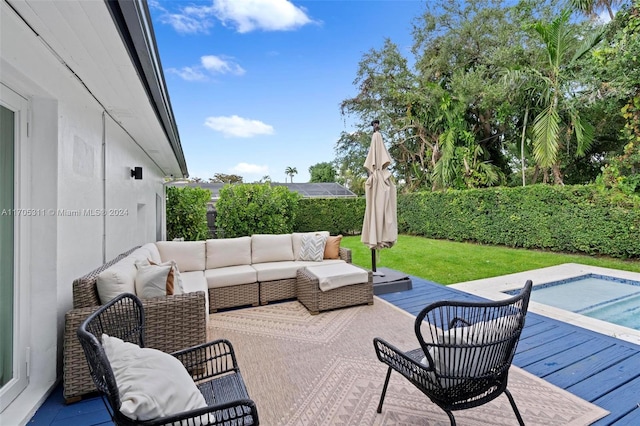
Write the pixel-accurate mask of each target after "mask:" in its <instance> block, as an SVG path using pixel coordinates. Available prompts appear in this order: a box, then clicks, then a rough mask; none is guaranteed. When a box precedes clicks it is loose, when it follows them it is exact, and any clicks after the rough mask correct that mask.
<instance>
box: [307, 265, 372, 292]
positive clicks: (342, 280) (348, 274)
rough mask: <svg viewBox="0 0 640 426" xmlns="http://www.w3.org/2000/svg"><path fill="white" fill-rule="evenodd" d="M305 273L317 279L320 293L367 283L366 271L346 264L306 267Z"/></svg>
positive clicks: (367, 275)
mask: <svg viewBox="0 0 640 426" xmlns="http://www.w3.org/2000/svg"><path fill="white" fill-rule="evenodd" d="M307 271H308V272H310V273H311V275H315V276H316V277H317V278H318V286H319V287H320V290H321V291H329V290H333V289H336V288H339V287H344V286H347V285H353V284H361V283H366V282H368V281H369V273H368V272H367V271H365V270H364V269H362V268H358V267H357V266H354V265H351V264H349V263H346V262H344V263H332V264H329V265H322V266H308V267H307Z"/></svg>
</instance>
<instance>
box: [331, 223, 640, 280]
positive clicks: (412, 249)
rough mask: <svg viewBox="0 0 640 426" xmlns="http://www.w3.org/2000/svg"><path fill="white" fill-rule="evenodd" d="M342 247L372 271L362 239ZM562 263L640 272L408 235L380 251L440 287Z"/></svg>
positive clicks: (621, 263) (585, 259) (634, 265)
mask: <svg viewBox="0 0 640 426" xmlns="http://www.w3.org/2000/svg"><path fill="white" fill-rule="evenodd" d="M342 246H343V247H347V248H350V249H351V250H352V255H353V263H354V264H356V265H359V266H362V267H364V268H368V269H370V268H371V251H370V250H369V249H368V248H367V247H365V246H364V244H362V243H361V242H360V236H354V237H344V238H343V239H342ZM562 263H581V264H584V265H591V266H600V267H604V268H613V269H622V270H626V271H633V272H640V261H638V260H619V259H612V258H605V257H594V256H586V255H577V254H565V253H552V252H545V251H538V250H525V249H514V248H507V247H502V246H486V245H479V244H472V243H457V242H452V241H445V240H431V239H428V238H422V237H414V236H408V235H400V236H399V237H398V242H397V243H396V245H395V246H393V247H392V248H390V249H384V250H380V251H379V257H378V261H377V266H378V267H386V268H391V269H395V270H398V271H402V272H404V273H406V274H408V275H414V276H417V277H420V278H424V279H427V280H430V281H434V282H437V283H440V284H455V283H459V282H464V281H471V280H478V279H481V278H489V277H496V276H499V275H506V274H513V273H516V272H522V271H528V270H531V269H538V268H544V267H546V266H554V265H560V264H562Z"/></svg>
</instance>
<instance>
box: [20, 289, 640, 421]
mask: <svg viewBox="0 0 640 426" xmlns="http://www.w3.org/2000/svg"><path fill="white" fill-rule="evenodd" d="M411 278H412V281H413V289H411V290H408V291H404V292H397V293H390V294H386V295H383V296H381V297H380V298H377V297H376V298H375V299H374V304H373V305H372V306H366V305H364V306H359V307H352V308H346V309H339V310H335V311H329V312H325V313H321V314H319V315H315V316H312V315H310V314H309V313H308V312H307V311H306V309H304V307H301V305H300V304H299V303H298V302H295V301H293V302H283V303H275V304H270V305H267V306H262V307H257V308H242V309H232V310H227V311H224V312H221V313H217V314H215V315H214V318H216V319H215V320H213V321H215V322H214V323H210V324H209V328H208V337H209V338H210V339H213V338H218V337H228V338H229V339H230V340H231V341H232V342H233V344H234V346H235V347H236V351H237V355H238V363H239V365H240V368H241V369H242V371H243V377H244V378H245V381H246V382H247V388H248V391H249V394H250V395H251V397H252V399H253V400H254V401H255V402H256V406H257V409H258V412H259V414H260V421H261V424H269V425H270V424H289V425H295V424H317V425H325V424H326V425H332V424H388V425H391V424H396V423H397V422H402V420H403V419H404V420H405V421H409V420H411V421H414V422H415V423H410V424H425V423H424V421H425V420H426V419H429V420H432V419H433V420H434V421H436V420H437V421H438V423H437V424H447V423H448V420H447V418H446V415H445V414H444V412H442V411H441V410H439V409H438V407H437V406H435V405H434V404H432V403H431V402H429V401H428V399H427V398H426V397H425V396H424V395H422V394H420V393H419V392H418V394H416V393H415V392H413V393H411V392H410V391H408V390H407V389H409V388H408V387H402V384H403V382H402V381H401V379H398V378H395V379H393V377H392V381H391V386H390V390H389V392H388V394H387V398H386V400H385V406H384V408H383V411H382V414H376V412H375V411H376V405H377V403H378V398H379V395H380V391H381V389H382V385H383V381H384V366H382V364H380V363H378V362H376V361H375V355H374V350H373V347H372V346H370V343H369V344H368V345H365V346H364V347H363V352H366V353H368V355H370V358H371V360H372V361H371V365H369V364H366V366H367V368H364V366H363V364H362V363H361V364H359V365H352V364H350V363H348V362H346V363H336V362H334V363H333V364H331V365H330V366H329V365H325V364H322V365H318V366H315V365H313V364H314V363H309V361H308V360H306V358H305V356H308V354H309V350H310V347H311V346H313V345H319V346H322V347H325V348H326V349H327V350H330V351H331V353H332V354H334V355H337V356H338V355H346V356H347V357H348V358H350V357H356V355H358V354H357V353H356V352H357V351H356V350H354V349H353V348H354V346H356V345H357V343H355V342H356V341H357V340H358V339H359V337H357V336H362V335H365V336H367V334H368V333H372V334H374V335H382V336H384V335H385V331H384V330H383V328H384V326H383V325H381V324H374V323H373V322H374V321H373V320H372V318H373V317H372V315H374V316H376V315H377V316H379V315H380V312H384V316H385V317H386V318H387V320H388V321H386V322H391V323H396V324H399V323H402V324H405V322H406V327H405V326H402V328H403V329H404V328H406V329H407V330H406V331H407V333H406V334H405V335H402V336H400V335H398V333H397V330H396V331H394V333H395V335H394V336H387V337H388V338H389V339H390V340H394V341H396V342H398V340H400V342H401V343H402V342H404V344H405V346H407V347H412V346H415V344H416V342H415V335H413V333H412V331H413V330H412V322H411V320H410V318H411V317H410V316H409V315H407V314H410V315H416V314H417V313H418V312H419V311H420V310H421V309H422V308H423V307H424V306H425V305H427V304H429V303H431V302H434V301H439V300H447V299H452V300H461V301H477V300H482V298H481V297H479V296H477V295H473V294H470V293H467V292H463V291H460V290H457V289H454V288H452V286H447V287H445V286H441V285H439V284H436V283H432V282H429V281H426V280H423V279H420V278H417V277H411ZM521 284H524V283H521ZM387 302H389V303H390V304H392V305H394V306H395V307H397V308H400V309H399V310H398V309H393V308H392V307H391V306H390V305H389V303H387ZM380 310H382V311H380ZM273 313H276V315H277V316H278V318H279V320H278V321H275V322H273V323H269V326H268V329H269V330H268V332H265V330H264V328H262V327H264V325H261V324H262V323H264V322H265V321H266V318H267V316H268V315H269V314H273ZM359 316H362V318H360V319H358V317H359ZM285 318H289V319H290V320H292V321H293V324H295V327H292V326H291V324H289V325H286V324H285V323H284V321H285ZM313 318H316V319H318V321H321V322H318V323H313V324H311V323H310V321H312V319H313ZM352 321H353V323H352V325H353V327H350V328H353V329H356V328H357V329H358V330H357V331H358V332H357V333H356V332H349V331H346V332H342V333H343V334H346V335H347V337H348V340H349V342H348V343H349V345H348V346H347V347H345V346H342V345H341V344H340V340H339V339H338V338H337V337H336V335H337V334H340V333H339V332H338V331H337V330H336V327H338V326H339V324H342V326H344V324H347V323H350V322H352ZM358 321H362V322H358ZM274 324H276V325H275V326H274ZM278 324H279V325H278ZM336 324H338V325H336ZM311 327H313V330H314V331H316V333H314V336H315V337H314V339H316V341H315V342H302V341H301V340H302V339H301V336H300V335H298V336H293V335H291V334H290V333H291V332H292V331H291V330H292V329H293V328H298V332H300V330H304V333H303V334H309V333H308V331H309V328H311ZM372 327H373V328H375V329H374V330H371V329H370V328H372ZM243 336H245V337H244V339H243ZM247 337H248V338H249V341H250V344H246V343H242V341H243V340H246V339H247ZM360 338H361V339H364V340H367V341H368V337H360ZM269 342H276V345H277V346H278V347H280V348H281V349H282V351H284V352H287V350H290V351H292V352H293V351H298V355H297V356H293V358H288V361H287V363H289V364H290V365H288V366H284V365H282V364H281V363H279V361H278V360H277V359H275V358H278V357H279V355H276V353H272V354H271V355H268V356H267V357H266V358H265V353H264V352H263V350H264V349H265V348H267V347H268V345H269V344H270V343H269ZM327 342H330V343H331V344H328V343H327ZM300 345H302V346H300ZM243 348H244V349H243ZM250 348H253V349H250ZM343 352H344V353H343ZM267 358H268V359H267ZM272 358H274V359H272ZM329 358H330V360H332V361H335V358H334V357H333V355H331V356H330V357H329ZM639 363H640V346H639V345H637V344H634V343H631V342H627V341H623V340H620V339H616V338H614V337H610V336H606V335H603V334H600V333H597V332H594V331H590V330H587V329H584V328H582V327H578V326H576V325H571V324H567V323H565V322H562V321H558V320H556V319H552V318H549V317H547V316H543V315H540V314H537V313H535V312H532V311H531V310H530V311H529V313H528V314H527V318H526V323H525V327H524V330H523V333H522V337H521V340H520V342H519V344H518V348H517V352H516V356H515V358H514V365H515V366H517V367H518V368H519V369H522V370H524V372H522V373H520V371H521V370H519V369H518V370H516V371H513V372H512V374H511V376H510V382H509V386H510V389H511V391H512V393H513V395H514V399H515V400H516V404H517V405H518V408H519V409H520V412H521V413H522V416H523V419H524V422H525V424H545V423H543V422H544V421H545V420H544V418H545V417H544V416H545V413H542V412H539V411H540V410H541V411H546V415H550V416H552V417H554V418H555V420H553V421H551V422H550V423H546V424H576V425H578V424H585V425H586V424H592V423H593V424H595V425H612V424H616V425H625V424H628V425H632V424H638V421H640V410H639V409H638V406H637V403H638V401H637V400H635V399H634V398H633V395H637V394H638V392H640V381H639V380H637V379H638V377H639V376H640V371H639V370H638V368H637V365H639ZM378 364H380V366H378ZM369 367H370V368H373V369H374V370H371V369H370V368H369ZM380 368H382V370H380ZM291 369H298V370H297V371H298V376H297V377H296V376H294V375H292V374H291V371H292V370H291ZM359 370H362V371H360V373H361V374H363V375H365V376H367V377H368V378H369V379H370V381H371V384H370V386H371V387H372V389H370V392H367V394H366V395H364V394H362V395H360V396H359V397H358V401H360V402H361V403H360V404H356V405H350V404H346V405H344V404H343V405H342V406H340V407H336V406H335V401H334V399H336V398H337V399H339V398H338V397H337V396H336V398H329V399H326V397H327V395H342V394H344V393H345V392H347V393H348V392H352V391H353V389H360V387H359V385H361V383H360V381H361V380H362V377H361V376H358V375H357V374H356V373H357V372H358V371H359ZM267 371H268V373H266V372H267ZM528 375H531V376H528ZM279 376H287V377H286V380H285V382H286V383H289V385H290V386H291V387H290V388H284V387H277V389H278V390H277V391H276V392H274V391H273V389H276V387H275V386H277V384H280V385H281V384H282V382H280V381H279ZM535 377H538V378H541V379H542V380H539V381H538V379H535ZM394 380H395V381H394ZM521 381H525V382H528V383H525V384H524V385H523V384H522V383H521ZM258 382H262V383H261V384H259V383H258ZM534 382H535V383H538V384H540V385H541V386H547V385H546V384H545V382H546V383H548V384H551V385H555V386H557V387H558V388H561V389H564V390H566V391H568V393H567V394H563V395H556V394H554V396H553V397H552V398H554V399H555V401H544V400H541V398H544V395H545V394H549V393H550V392H551V391H550V389H554V388H543V389H537V388H536V386H532V385H531V383H534ZM407 383H408V382H407ZM265 386H266V387H267V388H268V389H270V390H271V391H270V392H268V393H264V391H260V390H259V389H260V388H262V389H264V387H265ZM409 386H410V385H409ZM521 386H524V390H523V388H522V387H521ZM398 387H400V388H398ZM394 389H395V390H394ZM398 389H400V391H407V392H408V393H407V394H406V395H405V394H403V395H404V396H403V398H402V399H406V401H404V402H403V401H402V400H398V398H397V397H394V395H393V393H394V392H397V391H398ZM323 395H324V396H323ZM561 396H562V398H561ZM323 398H325V399H323ZM563 398H567V399H563ZM572 398H575V399H572ZM582 400H584V401H589V402H591V403H593V405H591V407H592V409H593V410H595V411H590V412H589V411H587V410H586V408H585V406H584V405H582V404H584V401H582ZM291 401H295V403H294V404H293V405H292V406H290V407H288V409H287V411H288V412H281V411H278V410H276V411H274V407H278V406H279V407H282V406H283V405H282V404H283V403H285V406H286V403H288V402H291ZM496 401H499V403H500V405H499V406H498V407H490V410H493V411H488V413H489V414H486V413H487V412H485V414H484V415H489V416H492V415H496V413H499V414H500V415H501V416H503V417H504V423H495V422H498V419H497V418H494V419H493V421H494V422H492V423H493V424H516V419H515V417H514V416H513V412H512V411H511V409H510V408H509V405H508V401H507V398H506V397H504V396H501V397H499V398H498V399H497V400H496ZM602 409H603V410H606V412H608V413H606V412H604V411H599V410H602ZM482 410H484V409H483V408H474V409H470V410H463V411H459V412H456V419H457V420H458V424H462V425H464V424H476V423H474V422H475V421H477V420H474V416H475V417H477V416H482V415H483V414H480V413H483V411H482ZM394 413H395V415H401V416H403V417H402V418H399V417H394V416H393V415H394ZM585 413H587V414H589V415H591V416H594V417H591V418H588V417H584V416H585V415H586V414H585ZM340 415H342V416H343V417H340ZM332 416H336V417H332ZM345 416H346V417H345ZM352 416H359V417H352ZM376 416H377V417H376ZM563 416H567V417H563ZM572 416H573V417H572ZM354 418H358V419H359V420H358V421H357V422H356V423H353V421H354V420H353V419H354ZM594 418H597V420H595V422H593V419H594ZM339 419H342V420H339ZM344 419H351V420H344ZM363 422H364V423H363ZM536 422H539V423H536ZM30 424H33V425H99V424H110V419H109V416H108V413H107V411H106V409H105V407H104V405H103V403H102V401H101V400H100V399H99V398H88V399H83V400H82V401H80V402H77V403H73V404H69V405H65V403H64V399H63V397H62V389H61V386H58V387H57V388H56V390H55V391H54V393H53V394H52V395H51V396H50V397H49V398H48V399H47V401H46V403H45V404H44V405H43V406H42V407H41V408H40V409H39V410H38V411H37V413H36V415H35V416H34V417H33V419H32V420H31V422H30ZM429 424H431V423H429Z"/></svg>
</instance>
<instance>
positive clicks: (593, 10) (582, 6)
mask: <svg viewBox="0 0 640 426" xmlns="http://www.w3.org/2000/svg"><path fill="white" fill-rule="evenodd" d="M569 3H570V4H571V6H572V7H573V8H574V9H576V10H579V11H581V12H584V13H585V14H586V15H587V16H591V17H595V16H598V13H597V12H598V11H599V10H601V9H607V12H608V13H609V18H611V20H612V21H613V18H615V15H614V13H613V7H614V6H616V5H619V4H620V3H622V0H570V1H569Z"/></svg>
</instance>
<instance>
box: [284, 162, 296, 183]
mask: <svg viewBox="0 0 640 426" xmlns="http://www.w3.org/2000/svg"><path fill="white" fill-rule="evenodd" d="M284 172H285V174H286V175H287V176H289V177H290V178H291V183H293V175H297V174H298V169H296V168H295V167H290V166H289V167H287V168H286V169H284Z"/></svg>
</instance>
